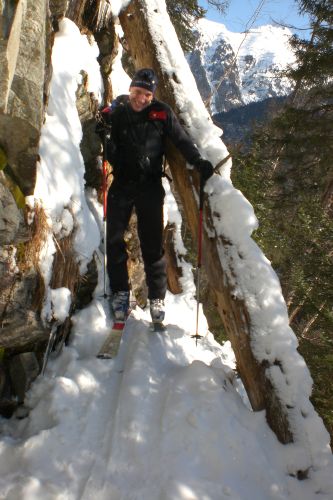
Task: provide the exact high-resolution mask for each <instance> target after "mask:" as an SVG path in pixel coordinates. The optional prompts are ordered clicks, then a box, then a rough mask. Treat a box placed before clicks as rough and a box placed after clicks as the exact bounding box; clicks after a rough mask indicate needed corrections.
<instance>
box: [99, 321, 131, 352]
mask: <svg viewBox="0 0 333 500" xmlns="http://www.w3.org/2000/svg"><path fill="white" fill-rule="evenodd" d="M125 323H126V321H116V322H115V323H113V325H112V330H111V332H110V333H109V335H108V336H107V337H106V339H105V341H104V343H103V345H102V347H101V348H100V350H99V351H98V354H97V358H99V359H112V358H115V357H116V356H117V354H118V349H119V346H120V341H121V336H122V334H123V330H124V327H125Z"/></svg>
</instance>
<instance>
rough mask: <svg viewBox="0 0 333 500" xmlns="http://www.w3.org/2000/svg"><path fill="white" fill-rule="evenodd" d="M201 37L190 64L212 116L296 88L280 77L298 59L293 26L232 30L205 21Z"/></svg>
mask: <svg viewBox="0 0 333 500" xmlns="http://www.w3.org/2000/svg"><path fill="white" fill-rule="evenodd" d="M196 36H197V44H196V49H195V51H194V52H192V53H190V54H189V55H188V62H189V64H190V67H191V70H192V72H193V74H194V77H195V79H196V81H197V85H198V89H199V92H200V94H201V96H202V97H203V100H204V101H205V102H207V107H208V108H209V110H210V112H211V113H212V114H216V113H220V112H225V111H229V110H230V109H234V108H236V107H239V106H244V105H246V104H249V103H252V102H257V101H261V100H264V99H267V98H269V97H279V96H285V95H288V94H289V93H290V92H291V84H290V82H289V81H288V80H287V79H286V78H282V79H281V78H280V77H278V72H279V71H280V70H281V69H283V68H285V67H286V65H287V64H291V63H293V61H294V58H293V54H292V52H291V49H290V47H289V45H288V39H289V37H290V36H291V32H290V31H289V30H288V29H287V28H278V27H274V26H262V27H260V28H256V29H255V30H254V29H253V30H250V32H249V33H248V34H244V33H231V32H230V31H228V30H227V29H226V28H225V26H224V25H223V24H220V23H215V22H213V21H208V20H207V19H201V20H200V21H199V22H198V24H197V29H196Z"/></svg>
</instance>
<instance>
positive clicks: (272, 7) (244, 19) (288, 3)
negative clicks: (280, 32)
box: [198, 0, 308, 33]
mask: <svg viewBox="0 0 333 500" xmlns="http://www.w3.org/2000/svg"><path fill="white" fill-rule="evenodd" d="M198 3H199V5H200V6H201V7H203V8H204V9H206V10H207V11H208V12H207V15H206V17H207V18H208V19H210V20H212V21H216V22H220V23H223V24H225V25H226V27H227V28H228V29H229V30H230V31H235V32H240V31H244V30H245V29H246V26H247V23H249V21H250V20H251V18H252V16H253V14H254V13H255V12H256V9H257V7H258V6H260V5H261V4H263V5H262V8H261V9H260V13H259V15H258V17H257V18H256V21H255V24H254V25H253V27H255V26H262V25H264V24H273V23H274V21H275V22H278V23H282V24H286V25H288V26H289V25H293V26H295V27H297V28H305V27H307V26H308V23H307V19H306V18H305V17H304V16H300V15H299V14H298V12H297V4H296V2H294V1H293V0H264V2H262V1H260V0H230V5H229V7H228V9H227V11H226V14H220V13H219V12H218V11H217V10H216V9H214V8H213V7H211V6H208V3H207V0H200V1H199V2H198ZM250 22H251V21H250ZM292 31H294V30H292ZM302 33H304V32H303V31H302Z"/></svg>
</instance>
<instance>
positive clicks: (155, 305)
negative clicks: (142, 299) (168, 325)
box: [150, 299, 165, 332]
mask: <svg viewBox="0 0 333 500" xmlns="http://www.w3.org/2000/svg"><path fill="white" fill-rule="evenodd" d="M150 315H151V319H152V330H153V331H155V332H164V331H165V326H164V324H163V321H164V317H165V305H164V300H163V299H150Z"/></svg>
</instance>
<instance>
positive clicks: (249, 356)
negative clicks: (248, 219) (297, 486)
mask: <svg viewBox="0 0 333 500" xmlns="http://www.w3.org/2000/svg"><path fill="white" fill-rule="evenodd" d="M153 14H154V13H152V12H149V10H148V8H147V6H146V4H145V2H142V1H139V0H134V1H132V2H131V4H130V5H129V7H128V8H127V9H126V11H125V12H123V13H122V14H121V15H120V21H121V25H122V28H123V30H124V33H125V38H126V41H127V43H128V46H129V48H130V52H131V56H132V59H133V61H134V63H135V65H136V67H137V68H139V67H153V68H154V69H155V70H156V72H157V74H158V77H159V86H158V97H159V98H160V99H162V100H163V101H165V102H167V103H168V104H169V105H170V106H171V107H172V108H173V109H174V111H175V112H176V113H177V112H178V111H179V102H177V97H176V93H175V88H174V86H175V85H177V84H178V83H179V82H177V75H176V73H174V74H171V75H170V74H169V73H166V72H165V71H164V70H163V68H162V66H161V63H160V59H159V57H158V54H159V47H158V36H157V37H156V33H151V30H150V26H149V20H148V16H150V15H153ZM156 14H157V15H158V13H156ZM161 43H162V41H161ZM167 159H168V163H169V165H170V169H171V172H172V177H173V180H174V183H175V187H176V190H177V192H178V193H179V195H180V198H181V202H182V205H183V207H184V211H185V216H186V219H187V221H188V224H189V227H190V229H191V232H192V235H193V237H194V238H196V236H197V229H198V227H197V226H198V224H197V222H198V217H197V214H198V205H197V200H196V196H195V194H194V193H193V183H194V184H196V183H197V179H195V178H194V179H193V177H194V176H193V177H192V176H191V175H190V173H189V171H188V170H187V168H186V162H185V161H184V159H183V157H182V156H181V155H180V153H179V152H178V151H177V150H176V149H175V148H174V147H173V146H172V145H171V144H170V145H169V147H168V152H167ZM205 212H206V227H208V228H210V229H212V230H213V229H214V223H213V217H212V214H211V212H210V207H209V204H208V203H206V204H205ZM221 245H222V247H223V248H224V249H225V250H226V251H228V246H229V245H230V243H229V242H228V241H223V239H222V238H220V239H217V238H215V237H214V238H211V237H209V236H208V235H207V232H205V234H204V248H205V251H204V257H203V260H204V266H205V269H206V272H207V275H208V278H209V281H210V284H211V286H212V287H213V288H214V291H215V294H216V297H217V300H218V305H217V307H218V312H219V314H220V316H221V318H222V320H223V324H224V326H225V329H226V331H227V334H228V336H229V338H230V341H231V343H232V347H233V349H234V352H235V356H236V360H237V369H238V371H239V373H240V376H241V378H242V381H243V383H244V386H245V388H246V390H247V393H248V396H249V399H250V402H251V405H252V407H253V409H254V410H263V409H265V410H266V412H267V420H268V423H269V425H270V426H271V428H272V429H273V430H274V432H275V433H276V435H277V436H278V438H279V440H280V441H281V442H283V443H287V442H290V441H292V434H291V431H290V427H289V423H288V418H287V412H286V409H285V408H284V407H283V406H282V405H281V402H280V401H279V399H278V398H277V397H276V394H275V392H274V388H273V387H272V384H271V381H270V380H269V379H268V378H267V377H266V375H265V369H266V366H265V364H259V363H258V361H257V360H256V358H255V357H254V355H253V352H252V347H251V318H250V315H249V313H248V311H247V308H246V305H245V304H244V301H243V300H241V299H239V298H237V293H234V286H233V285H232V284H231V283H230V279H229V277H228V275H229V274H230V272H228V273H226V272H225V270H224V269H223V268H222V266H221V259H220V256H219V249H220V246H221ZM231 272H232V273H233V270H231ZM235 279H236V280H237V276H235Z"/></svg>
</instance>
